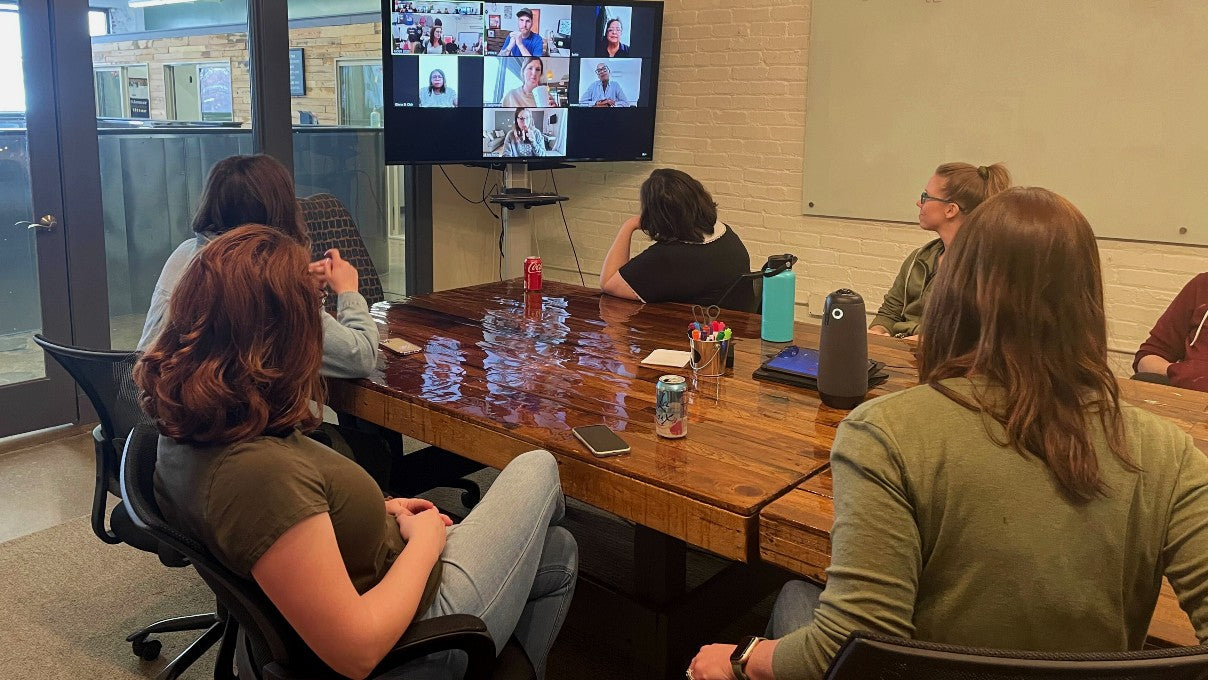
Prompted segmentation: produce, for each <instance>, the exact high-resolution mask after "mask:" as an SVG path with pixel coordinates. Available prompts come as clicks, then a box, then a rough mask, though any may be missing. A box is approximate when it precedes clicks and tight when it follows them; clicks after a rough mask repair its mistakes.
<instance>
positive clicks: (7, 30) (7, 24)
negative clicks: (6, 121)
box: [0, 3, 25, 111]
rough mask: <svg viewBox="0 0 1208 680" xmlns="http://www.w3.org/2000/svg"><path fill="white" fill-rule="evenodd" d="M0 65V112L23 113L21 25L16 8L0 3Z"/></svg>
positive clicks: (23, 82) (23, 85) (23, 89)
mask: <svg viewBox="0 0 1208 680" xmlns="http://www.w3.org/2000/svg"><path fill="white" fill-rule="evenodd" d="M0 64H5V68H2V69H0V111H24V110H25V80H24V78H23V77H22V73H21V24H20V22H19V21H18V19H17V6H16V5H11V4H5V3H0ZM10 65H11V66H10Z"/></svg>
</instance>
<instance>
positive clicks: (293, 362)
mask: <svg viewBox="0 0 1208 680" xmlns="http://www.w3.org/2000/svg"><path fill="white" fill-rule="evenodd" d="M321 295H322V294H321V291H320V288H319V286H318V285H317V279H316V278H315V277H314V276H313V275H312V274H310V273H309V271H308V263H307V250H306V248H305V247H304V246H302V245H301V244H299V243H298V242H297V241H295V240H294V239H292V238H289V237H288V236H286V235H285V234H283V233H282V232H280V231H278V230H276V229H272V228H269V227H265V226H262V225H245V226H243V227H239V228H237V229H233V230H231V231H228V232H226V233H224V234H223V235H221V236H219V237H217V238H215V239H214V241H213V242H212V243H211V244H210V245H208V246H207V247H206V248H205V249H204V250H202V251H201V252H200V253H199V254H198V255H197V257H196V258H194V260H193V262H192V263H191V264H190V265H189V266H188V267H187V269H186V270H185V272H184V274H183V275H182V277H181V280H180V286H179V289H178V292H177V294H176V295H175V296H174V297H173V300H172V305H171V308H170V309H169V311H168V317H167V319H165V321H164V332H163V333H161V334H160V336H159V338H158V339H157V340H156V341H155V343H154V344H153V345H152V346H151V347H150V348H149V349H148V350H147V351H146V352H145V353H144V355H143V356H142V358H141V359H140V361H139V363H138V364H137V365H136V366H135V369H134V380H135V382H136V383H137V384H138V386H139V388H140V389H141V390H142V397H141V402H142V406H143V408H144V410H145V411H146V412H147V413H148V414H149V415H150V416H151V417H152V418H154V419H155V422H156V425H157V427H158V428H159V431H160V438H159V460H158V462H157V464H156V467H155V496H156V500H157V501H158V502H159V504H160V507H161V508H162V509H163V512H164V516H165V517H166V518H167V519H168V521H169V522H170V523H171V524H172V525H173V526H175V527H176V528H178V529H180V530H183V531H185V532H187V533H189V534H191V535H192V536H194V537H195V538H197V539H198V540H199V541H200V542H201V543H202V544H204V545H205V546H206V547H207V548H208V549H209V550H210V551H211V552H212V553H213V554H214V556H215V557H217V558H218V559H219V561H221V562H222V563H223V564H224V565H226V566H227V567H228V568H230V569H231V570H232V571H234V572H235V573H237V574H239V575H241V576H243V577H244V578H250V579H253V580H255V581H256V583H257V584H258V585H259V586H260V588H261V589H262V590H263V591H264V593H265V595H267V596H268V598H269V599H270V600H271V601H272V602H273V604H274V605H275V606H276V607H277V609H278V610H279V611H280V612H281V615H282V616H283V617H284V618H285V620H286V621H288V622H289V624H290V625H291V626H293V628H294V630H295V631H297V633H298V635H299V636H300V637H301V638H302V640H303V641H305V642H306V644H307V645H308V646H309V647H310V648H311V649H312V650H313V651H314V652H315V654H316V655H318V657H319V658H320V659H322V660H323V661H324V663H326V664H327V665H328V666H330V667H331V668H332V669H333V670H335V671H336V672H338V673H341V674H342V675H345V676H348V677H353V678H363V677H365V676H366V675H368V674H369V672H370V671H371V670H372V669H373V668H374V667H375V666H376V665H377V664H378V663H379V662H380V661H381V660H382V658H383V657H384V656H385V654H386V652H388V651H389V650H390V649H391V648H392V647H393V646H394V645H395V643H396V642H397V641H398V639H399V637H400V636H401V635H402V634H403V632H404V631H406V630H407V628H408V627H409V626H410V624H411V622H412V621H416V620H420V619H426V618H431V617H435V616H441V615H445V614H452V613H464V614H473V615H474V616H477V617H479V618H481V619H482V620H483V622H484V623H485V624H486V626H487V628H488V630H489V631H490V633H491V637H492V638H493V639H494V640H495V643H496V648H497V649H501V648H502V646H503V645H504V644H505V643H506V642H507V640H508V639H509V638H510V637H512V636H513V635H515V636H516V638H517V639H518V640H519V641H520V643H521V645H522V646H523V647H524V649H525V652H526V653H527V654H528V657H529V659H530V660H531V661H532V662H533V665H534V666H535V667H536V670H537V673H538V677H543V675H544V672H545V660H546V656H547V655H548V653H549V649H550V646H551V645H552V644H553V641H554V638H555V637H556V636H557V634H558V630H559V628H560V627H561V625H562V621H563V619H564V618H565V615H566V610H567V606H568V605H569V602H570V599H571V596H572V594H573V592H574V586H575V577H576V574H577V554H578V553H577V548H576V545H575V540H574V538H573V537H571V535H570V533H569V532H568V531H566V530H565V529H564V528H562V527H559V526H552V525H551V523H552V522H555V521H557V520H559V519H560V518H561V517H562V513H563V509H564V507H565V506H564V500H563V497H562V490H561V487H560V485H559V481H558V465H557V463H556V462H555V461H554V458H553V456H551V455H550V454H549V453H548V452H546V451H530V452H528V453H525V454H521V455H520V456H517V457H516V458H515V459H513V460H512V461H511V463H509V464H508V465H507V467H505V468H504V470H503V472H501V473H500V475H499V477H498V478H497V479H496V481H495V482H494V483H493V484H492V486H491V489H490V491H488V492H487V494H486V495H485V496H484V497H483V498H482V500H481V501H480V502H479V503H478V505H477V506H475V508H474V511H473V512H471V513H470V514H469V516H467V517H466V519H465V520H464V521H463V522H462V523H460V524H457V525H454V524H453V523H452V521H451V520H450V519H449V518H448V517H447V516H445V515H442V514H441V513H440V512H439V511H438V510H437V509H436V508H435V507H434V506H433V505H432V504H431V503H429V502H428V501H424V500H419V499H406V498H402V499H391V498H387V499H385V501H383V496H382V492H381V489H380V488H379V487H378V485H377V484H376V483H375V482H374V481H373V479H372V478H371V477H370V476H369V475H368V474H367V473H366V472H365V471H364V470H362V469H361V468H360V467H358V466H357V465H356V464H355V463H353V462H352V461H350V460H349V459H347V458H345V457H344V456H342V455H340V454H339V453H336V452H335V451H333V450H332V449H329V448H327V447H325V446H323V445H322V444H320V443H318V442H316V441H314V440H313V439H310V438H308V437H306V436H305V435H304V434H303V432H304V431H305V430H308V429H312V428H314V427H315V426H317V425H318V424H319V422H320V419H319V417H318V415H317V414H316V412H315V411H313V410H312V407H311V404H312V403H323V384H322V380H321V379H320V377H319V367H320V365H321V361H322V343H323V329H322V326H321V324H320V322H319V318H318V317H317V316H316V315H315V313H314V308H315V305H317V304H318V303H319V299H320V297H321ZM463 666H464V660H463V657H461V656H459V655H456V654H454V653H443V654H437V655H434V656H431V657H428V658H426V659H424V660H422V661H421V662H419V663H417V664H416V665H414V666H411V665H409V666H407V667H406V668H405V673H406V675H405V677H418V678H429V677H461V671H462V670H464V668H463Z"/></svg>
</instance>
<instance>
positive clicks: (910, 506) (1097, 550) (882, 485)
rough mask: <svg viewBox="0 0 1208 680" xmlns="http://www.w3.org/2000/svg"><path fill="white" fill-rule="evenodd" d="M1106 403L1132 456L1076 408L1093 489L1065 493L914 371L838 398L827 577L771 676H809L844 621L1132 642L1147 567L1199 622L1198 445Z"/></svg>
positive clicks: (852, 625) (994, 641)
mask: <svg viewBox="0 0 1208 680" xmlns="http://www.w3.org/2000/svg"><path fill="white" fill-rule="evenodd" d="M943 385H945V386H947V387H950V388H952V389H953V390H955V391H957V392H959V393H961V394H962V395H965V396H966V398H967V397H968V396H969V395H971V394H972V390H973V389H974V383H972V382H971V381H969V380H967V379H964V378H960V379H953V380H945V381H943ZM977 389H978V390H989V391H987V392H985V394H986V395H987V397H988V398H990V399H991V400H992V403H1002V402H1003V400H1004V399H1005V396H1004V395H1002V394H1001V392H1002V390H1001V389H998V390H997V393H995V392H994V390H995V389H996V388H992V387H987V386H986V385H985V384H984V383H982V382H979V383H977ZM1121 418H1122V421H1123V426H1124V434H1125V448H1126V450H1127V452H1128V454H1129V455H1130V456H1131V458H1132V460H1133V461H1134V462H1135V463H1136V464H1137V465H1139V466H1140V468H1141V471H1140V472H1136V471H1133V470H1130V469H1128V468H1127V467H1125V466H1124V465H1122V464H1121V462H1120V461H1119V460H1118V459H1117V458H1116V456H1115V455H1113V454H1112V453H1111V451H1110V450H1109V449H1108V448H1107V444H1106V438H1105V437H1104V434H1103V431H1102V428H1101V427H1100V426H1099V425H1098V421H1097V419H1095V418H1092V419H1091V423H1092V426H1091V430H1092V437H1093V439H1092V441H1093V442H1094V443H1095V445H1096V449H1097V451H1098V463H1099V471H1100V474H1101V476H1102V479H1103V480H1104V481H1105V482H1106V483H1107V494H1106V496H1104V497H1100V498H1095V499H1093V500H1091V501H1089V502H1087V503H1083V504H1077V503H1073V502H1071V501H1069V500H1067V499H1066V497H1065V496H1064V495H1063V494H1062V492H1061V489H1060V487H1059V485H1058V483H1057V481H1056V478H1055V477H1054V475H1053V473H1052V472H1050V471H1049V469H1048V467H1047V466H1046V465H1045V464H1044V462H1043V461H1041V460H1040V459H1038V458H1036V457H1035V456H1031V455H1028V456H1023V455H1020V454H1019V453H1018V452H1016V451H1015V450H1014V449H1011V448H1008V447H1006V446H1003V445H1001V444H999V443H997V442H1002V441H1005V436H1004V432H1003V428H1002V427H1001V426H1000V425H998V423H997V422H995V421H993V420H992V419H990V418H986V417H983V414H981V413H978V412H974V411H971V410H969V409H968V408H965V407H963V406H961V405H959V404H958V403H956V402H955V401H953V400H952V399H949V398H948V397H946V396H944V395H943V394H941V393H940V392H938V391H936V390H935V389H933V388H931V387H930V386H927V385H923V386H919V387H915V388H912V389H909V390H904V391H902V392H897V393H894V394H890V395H887V396H884V397H881V398H879V399H874V400H872V401H870V402H868V403H866V404H863V405H862V406H860V407H859V408H857V409H855V410H854V411H852V412H851V414H850V415H849V416H848V417H847V419H846V420H844V421H843V423H842V424H840V426H839V430H838V432H837V434H836V436H835V443H834V446H833V448H832V449H831V468H832V470H833V475H834V490H835V523H834V528H833V529H832V533H831V541H832V547H831V554H832V557H831V565H830V568H829V569H827V584H826V590H825V591H824V592H823V593H822V597H821V599H820V601H819V604H818V607H817V609H816V610H815V612H814V617H813V621H812V623H810V624H809V625H807V626H805V627H803V628H801V629H799V630H797V631H795V632H793V633H790V634H789V635H787V636H785V637H784V638H782V639H781V640H780V642H779V644H778V646H777V647H776V651H775V654H774V657H773V666H774V669H775V673H776V677H777V678H782V679H786V680H787V679H792V678H799V679H814V678H822V677H823V674H824V672H825V671H826V668H827V666H828V664H829V663H830V661H831V658H832V657H833V656H834V655H835V652H836V650H838V648H839V646H840V645H841V644H842V643H843V640H844V639H845V638H846V637H847V635H848V634H849V633H851V632H853V631H857V630H860V631H867V632H873V633H882V634H887V635H896V636H899V637H905V638H913V639H917V640H925V641H929V642H940V643H949V644H958V645H967V646H973V647H994V648H999V649H1027V650H1038V651H1054V650H1056V651H1068V652H1079V651H1123V650H1129V649H1140V648H1141V646H1142V644H1143V643H1144V642H1145V634H1146V629H1147V628H1148V626H1149V619H1150V617H1151V615H1152V613H1153V609H1154V603H1155V602H1156V601H1157V597H1158V590H1159V588H1160V586H1161V579H1162V576H1163V574H1164V575H1165V576H1166V577H1167V578H1169V579H1170V583H1171V585H1173V586H1174V590H1175V592H1176V593H1177V594H1178V597H1179V603H1180V605H1181V606H1182V608H1183V610H1184V611H1186V612H1187V613H1188V614H1189V615H1190V616H1191V622H1192V624H1193V625H1194V626H1195V630H1196V635H1197V636H1198V637H1199V639H1200V640H1201V641H1204V640H1205V639H1208V456H1205V455H1204V454H1203V453H1201V452H1200V451H1199V450H1197V449H1196V448H1195V445H1194V443H1193V442H1192V439H1191V437H1190V436H1189V435H1188V434H1186V433H1185V432H1182V431H1180V430H1179V429H1178V428H1177V427H1176V426H1175V425H1174V424H1173V423H1170V422H1168V421H1166V420H1164V419H1162V418H1159V417H1157V416H1155V415H1153V414H1151V413H1148V412H1146V411H1144V410H1142V409H1139V408H1136V407H1134V406H1129V405H1122V411H1121ZM987 428H989V429H987ZM996 440H997V441H996Z"/></svg>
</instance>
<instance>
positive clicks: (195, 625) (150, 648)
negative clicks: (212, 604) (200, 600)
mask: <svg viewBox="0 0 1208 680" xmlns="http://www.w3.org/2000/svg"><path fill="white" fill-rule="evenodd" d="M224 627H225V623H224V622H223V621H222V619H220V618H219V617H218V614H216V613H209V614H192V615H190V616H176V617H173V618H170V619H164V620H162V621H156V622H155V623H152V624H151V625H149V626H146V627H144V628H141V629H139V630H136V631H134V632H133V633H131V634H130V635H128V636H126V642H129V643H130V648H131V650H132V651H133V652H134V654H135V656H138V657H140V658H142V659H143V660H145V661H151V660H153V659H155V658H158V657H159V651H160V649H161V648H162V643H160V641H159V640H156V639H154V638H152V637H151V636H152V635H158V634H160V633H178V632H183V631H190V630H204V631H205V632H204V633H202V635H201V637H199V638H197V639H196V640H194V641H193V643H192V644H190V645H189V646H188V647H186V648H185V650H184V651H183V652H181V653H180V654H179V655H177V657H176V658H175V659H173V660H172V661H171V662H170V663H169V664H168V665H167V666H166V667H164V669H163V671H161V672H160V674H159V676H157V680H175V678H178V677H180V675H181V674H182V673H184V671H185V669H187V668H188V667H189V666H190V665H192V663H193V662H194V661H196V660H197V659H198V658H200V657H201V655H202V654H205V653H206V650H208V649H209V648H210V647H212V646H213V645H214V643H215V642H217V641H218V640H219V639H220V638H221V637H222V634H223V629H224Z"/></svg>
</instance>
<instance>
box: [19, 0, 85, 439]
mask: <svg viewBox="0 0 1208 680" xmlns="http://www.w3.org/2000/svg"><path fill="white" fill-rule="evenodd" d="M48 5H49V0H20V2H3V1H0V414H3V415H0V436H5V435H9V434H15V433H18V432H27V431H30V430H35V429H39V428H43V427H49V426H52V425H58V424H62V423H68V422H71V421H73V420H74V419H75V418H76V401H75V386H74V384H73V382H72V380H71V378H69V377H68V376H67V374H66V373H65V372H63V371H62V369H60V368H59V367H58V366H57V365H55V364H53V362H52V361H51V360H50V359H49V358H47V357H46V356H45V354H44V353H43V352H42V350H41V349H40V348H39V347H38V346H37V345H36V344H34V342H33V340H32V337H33V335H34V334H35V333H42V334H43V335H46V336H47V337H49V338H51V339H52V340H56V341H59V342H64V343H68V344H70V343H72V328H71V315H70V308H69V302H70V300H69V295H68V282H67V250H66V239H65V228H66V227H67V225H65V224H64V223H63V219H62V217H63V214H64V213H63V191H62V186H63V182H62V179H61V159H60V153H59V137H58V129H57V127H56V120H57V116H56V114H55V112H56V110H57V101H56V100H55V96H56V88H55V87H53V86H52V84H53V83H54V77H55V76H54V73H53V72H52V64H53V63H54V59H53V55H52V54H51V52H52V47H51V44H52V41H51V40H50V39H49V36H50V34H51V28H50V18H51V13H50V8H49V7H48Z"/></svg>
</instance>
